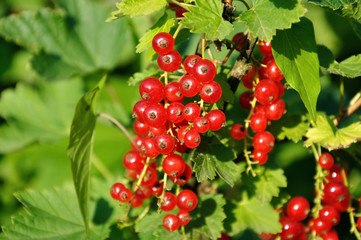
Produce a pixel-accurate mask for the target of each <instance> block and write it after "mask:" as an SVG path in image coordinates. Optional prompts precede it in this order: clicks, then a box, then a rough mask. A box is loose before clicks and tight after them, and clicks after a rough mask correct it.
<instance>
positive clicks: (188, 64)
mask: <svg viewBox="0 0 361 240" xmlns="http://www.w3.org/2000/svg"><path fill="white" fill-rule="evenodd" d="M200 60H202V58H201V57H200V56H198V55H190V56H188V57H187V58H186V59H185V60H184V68H185V70H186V71H187V73H189V74H193V68H194V65H195V64H196V63H197V62H198V61H200Z"/></svg>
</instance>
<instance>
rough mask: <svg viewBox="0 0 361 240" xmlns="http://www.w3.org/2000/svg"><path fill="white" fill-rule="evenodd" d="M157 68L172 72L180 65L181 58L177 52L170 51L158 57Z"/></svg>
mask: <svg viewBox="0 0 361 240" xmlns="http://www.w3.org/2000/svg"><path fill="white" fill-rule="evenodd" d="M157 62H158V66H159V68H160V69H162V70H163V71H165V72H174V71H175V70H177V69H178V68H179V67H180V66H181V64H182V57H181V55H180V54H179V52H178V51H177V50H174V49H172V50H171V51H170V52H168V53H166V54H159V55H158V59H157Z"/></svg>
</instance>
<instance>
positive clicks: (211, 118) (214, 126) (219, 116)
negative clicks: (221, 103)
mask: <svg viewBox="0 0 361 240" xmlns="http://www.w3.org/2000/svg"><path fill="white" fill-rule="evenodd" d="M206 118H207V120H208V122H209V130H211V131H217V130H219V129H221V128H222V127H223V126H225V122H226V115H224V112H222V111H221V110H218V109H214V110H211V111H210V112H209V113H208V114H207V116H206Z"/></svg>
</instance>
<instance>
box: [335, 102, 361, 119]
mask: <svg viewBox="0 0 361 240" xmlns="http://www.w3.org/2000/svg"><path fill="white" fill-rule="evenodd" d="M359 107H361V97H360V98H359V99H358V100H357V101H356V102H354V103H353V104H352V105H351V106H349V107H348V108H347V109H346V111H344V113H343V114H342V115H340V116H338V117H337V118H335V119H334V120H333V123H334V124H335V126H337V125H338V124H339V123H340V122H341V121H342V120H344V119H345V118H347V117H348V116H350V115H351V114H352V113H354V112H355V111H356V110H357V109H358V108H359Z"/></svg>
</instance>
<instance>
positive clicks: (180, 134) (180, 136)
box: [177, 125, 189, 143]
mask: <svg viewBox="0 0 361 240" xmlns="http://www.w3.org/2000/svg"><path fill="white" fill-rule="evenodd" d="M188 131H189V126H188V125H184V126H182V127H181V128H179V129H178V133H177V138H178V141H180V142H182V143H184V136H185V135H186V133H187V132H188Z"/></svg>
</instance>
